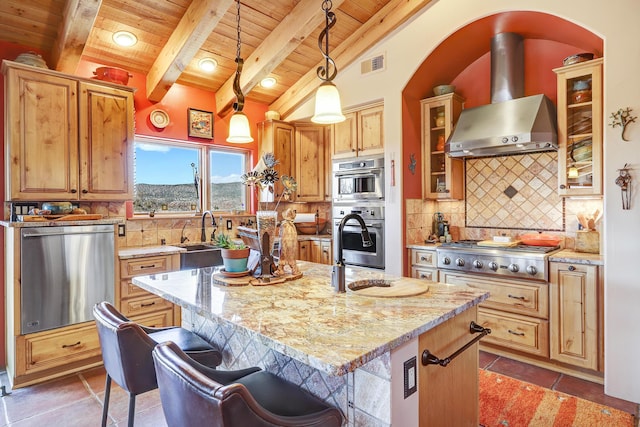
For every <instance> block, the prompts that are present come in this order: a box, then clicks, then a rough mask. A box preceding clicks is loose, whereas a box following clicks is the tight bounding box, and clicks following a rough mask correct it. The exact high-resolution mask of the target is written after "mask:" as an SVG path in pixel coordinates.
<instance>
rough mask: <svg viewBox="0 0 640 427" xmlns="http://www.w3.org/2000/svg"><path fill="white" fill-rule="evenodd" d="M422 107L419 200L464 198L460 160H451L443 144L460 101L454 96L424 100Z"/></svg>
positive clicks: (460, 106)
mask: <svg viewBox="0 0 640 427" xmlns="http://www.w3.org/2000/svg"><path fill="white" fill-rule="evenodd" d="M420 103H421V106H422V179H423V182H422V197H423V199H456V200H462V199H464V161H463V160H462V159H456V158H451V157H449V156H447V155H446V153H445V152H444V145H445V142H446V141H447V138H449V135H450V134H451V131H452V130H453V126H454V124H455V122H456V121H457V120H458V117H459V116H460V112H461V111H462V106H463V104H464V99H463V98H462V97H460V96H459V95H456V94H455V93H449V94H446V95H440V96H436V97H433V98H426V99H423V100H421V101H420Z"/></svg>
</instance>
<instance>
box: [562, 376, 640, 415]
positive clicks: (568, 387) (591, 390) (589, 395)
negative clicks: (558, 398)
mask: <svg viewBox="0 0 640 427" xmlns="http://www.w3.org/2000/svg"><path fill="white" fill-rule="evenodd" d="M553 389H554V390H556V391H561V392H563V393H567V394H571V395H573V396H578V397H581V398H583V399H586V400H590V401H592V402H596V403H600V404H602V405H607V406H611V407H612V408H616V409H620V410H621V411H625V412H629V413H632V414H635V412H636V404H635V403H632V402H628V401H626V400H622V399H617V398H615V397H611V396H607V395H606V394H604V386H602V385H600V384H597V383H594V382H591V381H586V380H583V379H580V378H575V377H569V376H567V375H562V376H561V378H560V380H559V381H558V382H557V384H556V385H555V387H554V388H553Z"/></svg>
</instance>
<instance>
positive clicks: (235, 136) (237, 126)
mask: <svg viewBox="0 0 640 427" xmlns="http://www.w3.org/2000/svg"><path fill="white" fill-rule="evenodd" d="M236 3H237V14H236V24H237V28H238V48H237V51H236V64H238V65H237V68H236V78H235V80H234V81H233V92H234V93H235V95H236V102H234V103H233V111H234V113H233V115H232V116H231V120H230V121H229V136H228V137H227V142H235V143H241V144H245V143H248V142H253V138H252V137H251V129H250V128H249V119H248V118H247V116H246V115H245V114H244V113H243V112H242V108H243V107H244V95H243V94H242V88H241V87H240V74H241V73H242V66H243V65H244V60H243V59H242V58H241V57H240V47H241V42H240V0H237V1H236Z"/></svg>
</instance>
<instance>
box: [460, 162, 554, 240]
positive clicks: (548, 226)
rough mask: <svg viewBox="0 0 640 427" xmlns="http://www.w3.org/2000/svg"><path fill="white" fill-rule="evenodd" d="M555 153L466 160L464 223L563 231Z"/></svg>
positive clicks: (469, 225)
mask: <svg viewBox="0 0 640 427" xmlns="http://www.w3.org/2000/svg"><path fill="white" fill-rule="evenodd" d="M557 157H558V155H557V153H556V152H543V153H533V154H522V155H515V156H500V157H486V158H475V159H467V161H466V165H467V174H466V178H467V186H466V189H467V190H466V191H467V194H466V206H465V207H466V226H467V227H481V228H498V229H500V228H503V229H505V228H506V229H512V228H518V229H526V230H550V231H563V230H564V200H563V198H561V197H560V196H558V192H557V188H558V160H557Z"/></svg>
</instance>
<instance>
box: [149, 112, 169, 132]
mask: <svg viewBox="0 0 640 427" xmlns="http://www.w3.org/2000/svg"><path fill="white" fill-rule="evenodd" d="M149 119H150V120H151V124H152V125H154V126H155V127H157V128H158V129H164V128H166V127H167V126H168V125H169V114H167V112H166V111H164V110H153V111H152V112H151V114H149Z"/></svg>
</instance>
